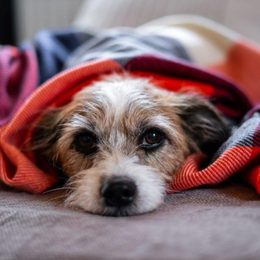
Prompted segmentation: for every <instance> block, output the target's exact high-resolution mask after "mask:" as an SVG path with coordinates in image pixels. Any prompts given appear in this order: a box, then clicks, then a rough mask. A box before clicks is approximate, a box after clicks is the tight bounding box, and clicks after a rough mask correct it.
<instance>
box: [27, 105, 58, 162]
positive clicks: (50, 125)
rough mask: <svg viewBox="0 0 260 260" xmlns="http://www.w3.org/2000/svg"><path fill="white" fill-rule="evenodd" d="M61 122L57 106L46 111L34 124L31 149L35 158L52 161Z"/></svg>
mask: <svg viewBox="0 0 260 260" xmlns="http://www.w3.org/2000/svg"><path fill="white" fill-rule="evenodd" d="M61 124H62V119H61V117H60V109H57V108H55V109H52V110H49V111H47V112H46V113H45V114H44V115H43V116H42V118H41V119H40V120H39V122H38V123H37V124H36V126H35V128H34V131H33V134H32V139H31V149H32V151H33V153H34V154H35V155H36V157H37V158H38V157H42V158H46V159H48V160H49V162H50V161H51V162H53V150H54V146H55V144H56V142H57V140H58V138H59V136H60V132H61Z"/></svg>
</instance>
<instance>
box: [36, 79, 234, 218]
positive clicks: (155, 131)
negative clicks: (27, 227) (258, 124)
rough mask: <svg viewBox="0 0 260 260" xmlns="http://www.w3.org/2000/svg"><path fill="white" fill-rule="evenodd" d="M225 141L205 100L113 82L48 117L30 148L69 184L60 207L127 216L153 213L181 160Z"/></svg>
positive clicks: (102, 82)
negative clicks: (62, 204)
mask: <svg viewBox="0 0 260 260" xmlns="http://www.w3.org/2000/svg"><path fill="white" fill-rule="evenodd" d="M228 135H229V128H228V126H227V124H226V123H225V120H224V119H223V117H222V116H221V115H220V113H219V112H218V111H217V110H216V108H215V107H214V106H213V105H212V104H211V103H210V102H209V101H207V100H206V99H205V98H203V97H201V96H199V95H195V94H189V93H174V92H169V91H167V90H164V89H162V88H160V87H158V86H156V85H155V84H154V83H152V82H151V81H150V80H149V79H146V78H142V77H140V78H138V77H133V76H131V74H123V75H121V74H113V75H107V76H105V77H103V78H101V79H99V80H97V81H95V82H93V83H92V84H91V86H88V87H86V88H83V89H82V90H81V91H79V92H78V93H76V94H75V95H74V97H73V99H72V100H71V101H70V102H69V103H68V104H66V105H64V106H63V107H58V108H53V109H50V110H48V111H46V113H45V114H44V115H43V116H42V118H41V119H40V120H39V122H38V123H37V125H36V126H35V130H34V133H33V138H32V143H31V146H32V149H33V152H34V154H35V155H36V156H37V158H40V159H41V160H43V161H48V162H49V163H50V164H51V165H52V166H53V167H55V168H56V169H57V170H61V171H62V174H63V175H65V176H67V177H68V181H67V183H66V184H65V185H66V188H67V189H68V193H67V195H66V199H65V205H67V206H70V207H77V208H81V209H83V210H84V211H87V212H91V213H95V214H102V215H112V216H127V215H135V214H141V213H145V212H149V211H152V210H154V209H156V208H158V207H159V206H160V205H161V204H162V203H163V201H164V197H165V194H166V191H167V185H169V182H170V181H171V180H172V179H173V178H174V174H175V173H176V171H177V170H178V169H180V167H181V166H182V164H183V162H184V161H185V159H186V158H187V157H188V156H189V155H190V154H192V153H196V152H202V153H204V154H206V155H208V158H210V156H211V155H212V154H213V153H214V152H215V151H216V150H217V148H218V147H219V146H220V145H221V144H222V143H223V142H224V141H225V140H226V139H227V137H228Z"/></svg>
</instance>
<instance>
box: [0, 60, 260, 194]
mask: <svg viewBox="0 0 260 260" xmlns="http://www.w3.org/2000/svg"><path fill="white" fill-rule="evenodd" d="M123 70H127V71H129V72H130V73H133V74H134V75H137V76H142V77H146V76H149V78H151V77H152V78H153V80H154V81H156V83H157V84H159V85H160V86H161V87H162V88H165V89H168V90H171V91H178V90H180V89H182V90H183V89H185V88H186V87H188V86H191V85H192V86H193V88H194V91H198V92H200V93H201V94H203V95H204V96H205V97H208V98H209V99H210V98H212V97H214V99H215V100H216V106H217V108H218V109H219V110H221V111H222V112H223V113H224V114H225V115H226V116H227V117H230V118H232V119H233V120H235V121H239V120H241V119H242V117H243V116H244V115H245V114H246V113H247V112H248V111H249V110H250V109H252V104H251V102H250V101H249V100H248V98H247V97H246V95H245V94H243V93H242V92H241V90H239V89H238V88H237V87H236V86H235V85H234V84H232V83H231V82H229V81H227V80H225V79H223V78H221V77H218V76H216V75H214V74H211V73H208V72H206V71H204V70H201V69H198V68H195V67H193V66H191V65H188V64H186V63H182V62H180V61H169V60H164V59H161V58H157V57H150V56H138V57H133V58H129V60H128V62H126V64H125V65H124V67H122V66H120V65H119V64H118V63H117V62H116V61H113V60H98V61H95V62H89V63H86V64H84V65H82V66H79V67H76V68H73V69H71V70H68V71H65V72H63V73H60V74H58V75H57V76H55V77H53V78H52V79H51V80H49V81H47V82H46V83H44V84H43V85H42V86H41V88H38V89H37V90H36V91H35V92H34V93H33V94H32V96H30V97H29V99H28V100H27V101H26V102H25V103H24V104H23V106H22V107H21V108H20V109H19V111H18V112H17V113H16V114H15V116H14V117H13V118H12V120H11V121H10V123H8V124H7V125H5V126H4V127H2V128H1V129H0V148H1V150H0V178H1V180H2V181H3V182H4V183H6V184H7V185H10V186H12V187H15V188H18V189H21V190H25V191H28V192H33V193H39V192H42V191H44V190H46V189H48V188H50V187H51V186H52V185H54V184H55V182H56V181H57V176H56V174H55V172H54V171H53V169H51V168H50V169H49V171H48V172H46V170H45V171H43V169H41V168H39V167H38V166H37V165H36V163H35V160H34V157H33V155H32V154H31V153H30V151H29V150H28V149H27V148H28V143H29V141H30V136H31V132H32V130H33V127H34V125H35V123H36V122H37V120H38V119H39V117H40V116H41V114H42V113H43V112H44V110H46V109H47V108H49V107H56V106H61V105H63V104H65V103H66V102H69V100H70V98H71V96H72V95H73V94H74V93H76V92H77V91H79V90H80V89H81V88H82V87H84V86H87V85H89V84H90V83H91V82H92V81H93V80H96V79H98V77H99V76H100V75H103V74H105V73H110V72H115V71H117V72H119V73H120V72H122V71H123ZM253 115H254V116H253ZM259 147H260V117H259V114H257V113H253V112H252V113H251V114H248V116H247V117H246V118H245V121H244V123H243V124H242V125H241V126H240V127H239V128H238V130H237V131H236V132H234V133H233V134H232V136H231V137H230V138H229V139H228V140H227V142H226V143H224V144H223V146H222V147H221V148H220V150H219V151H218V152H217V153H216V155H215V157H214V158H213V161H212V163H211V164H210V165H209V166H208V167H206V168H205V169H200V168H199V165H200V163H201V161H202V160H203V156H201V155H198V154H194V155H192V156H190V157H189V158H188V160H187V161H186V163H185V164H184V165H183V167H182V169H181V170H180V171H179V172H178V173H177V174H176V178H174V179H173V181H172V183H171V185H170V188H169V192H174V191H180V190H185V189H188V188H193V187H197V186H200V185H204V184H216V183H219V182H222V181H224V180H226V179H227V178H229V177H230V176H232V175H234V174H237V173H239V172H240V173H241V172H242V173H243V174H244V176H245V178H246V179H247V180H248V181H249V182H250V183H251V184H252V185H253V186H254V187H255V189H256V190H257V191H258V192H259V193H260V168H259V161H260V160H259V159H260V157H259V155H260V148H259ZM173 152H174V151H173Z"/></svg>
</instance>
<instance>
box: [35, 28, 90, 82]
mask: <svg viewBox="0 0 260 260" xmlns="http://www.w3.org/2000/svg"><path fill="white" fill-rule="evenodd" d="M92 37H93V34H92V33H91V32H90V31H88V32H83V31H80V30H78V29H75V28H70V29H60V30H42V31H40V32H39V33H37V34H36V36H35V37H34V40H33V46H34V48H35V50H36V55H37V60H38V64H39V74H40V80H39V82H40V83H43V82H44V81H46V80H47V79H49V78H51V77H52V76H54V75H55V74H57V73H58V72H60V71H61V70H62V69H63V66H64V63H65V61H66V60H67V59H68V57H69V55H70V54H71V53H72V52H73V51H74V50H75V49H76V48H77V47H79V46H80V45H81V44H82V43H84V42H85V41H86V40H87V39H89V38H92Z"/></svg>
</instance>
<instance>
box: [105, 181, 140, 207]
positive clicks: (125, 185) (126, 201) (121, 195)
mask: <svg viewBox="0 0 260 260" xmlns="http://www.w3.org/2000/svg"><path fill="white" fill-rule="evenodd" d="M101 195H102V197H103V198H104V202H105V204H106V206H110V207H124V206H128V205H130V204H131V203H132V202H133V201H134V198H135V195H136V185H135V183H134V181H132V180H131V179H129V178H125V177H113V178H112V179H110V180H108V181H105V182H104V183H103V185H102V187H101Z"/></svg>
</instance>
